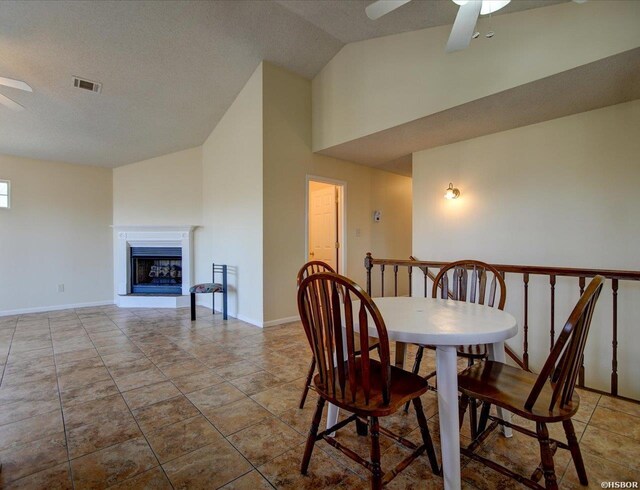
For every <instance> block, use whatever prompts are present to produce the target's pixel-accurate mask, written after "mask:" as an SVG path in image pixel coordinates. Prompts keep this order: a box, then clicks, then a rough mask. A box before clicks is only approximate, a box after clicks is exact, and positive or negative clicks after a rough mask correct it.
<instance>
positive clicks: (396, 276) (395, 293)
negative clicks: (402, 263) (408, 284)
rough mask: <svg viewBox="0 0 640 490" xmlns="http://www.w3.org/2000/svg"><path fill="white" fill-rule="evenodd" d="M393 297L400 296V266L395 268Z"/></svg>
mask: <svg viewBox="0 0 640 490" xmlns="http://www.w3.org/2000/svg"><path fill="white" fill-rule="evenodd" d="M393 295H394V296H398V266H397V265H394V266H393Z"/></svg>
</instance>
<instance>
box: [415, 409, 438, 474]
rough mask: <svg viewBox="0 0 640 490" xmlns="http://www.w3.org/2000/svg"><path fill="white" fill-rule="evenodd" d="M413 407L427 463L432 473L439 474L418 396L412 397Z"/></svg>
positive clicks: (436, 459)
mask: <svg viewBox="0 0 640 490" xmlns="http://www.w3.org/2000/svg"><path fill="white" fill-rule="evenodd" d="M412 401H413V408H414V410H415V411H416V418H417V419H418V426H420V434H421V435H422V443H423V444H424V445H425V448H426V449H427V456H428V457H429V463H431V470H432V471H433V472H434V474H436V475H439V474H440V468H439V467H438V458H436V450H435V449H434V447H433V441H432V440H431V434H429V426H428V425H427V418H426V417H425V416H424V409H423V408H422V400H420V397H417V398H414V399H413V400H412Z"/></svg>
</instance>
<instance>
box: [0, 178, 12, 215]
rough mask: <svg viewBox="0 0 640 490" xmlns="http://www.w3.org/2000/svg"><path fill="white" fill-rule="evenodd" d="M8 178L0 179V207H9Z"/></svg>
mask: <svg viewBox="0 0 640 490" xmlns="http://www.w3.org/2000/svg"><path fill="white" fill-rule="evenodd" d="M9 184H10V182H9V181H8V180H0V208H8V207H9V188H10V186H9Z"/></svg>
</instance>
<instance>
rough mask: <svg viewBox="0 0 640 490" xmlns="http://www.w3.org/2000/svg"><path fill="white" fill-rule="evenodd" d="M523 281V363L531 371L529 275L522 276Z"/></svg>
mask: <svg viewBox="0 0 640 490" xmlns="http://www.w3.org/2000/svg"><path fill="white" fill-rule="evenodd" d="M522 280H523V281H524V325H523V330H524V344H523V349H524V352H523V353H522V362H523V363H524V366H525V369H527V370H528V369H529V273H528V272H525V273H524V274H523V275H522Z"/></svg>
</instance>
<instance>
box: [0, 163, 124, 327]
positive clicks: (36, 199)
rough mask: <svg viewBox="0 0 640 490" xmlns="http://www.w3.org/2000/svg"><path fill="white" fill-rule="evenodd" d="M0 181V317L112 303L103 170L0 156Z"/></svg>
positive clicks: (107, 174)
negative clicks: (0, 204) (7, 194)
mask: <svg viewBox="0 0 640 490" xmlns="http://www.w3.org/2000/svg"><path fill="white" fill-rule="evenodd" d="M0 179H7V180H10V181H11V209H0V271H2V272H1V273H0V275H1V276H2V280H0V315H8V314H17V313H27V312H32V311H46V310H53V309H62V308H72V307H79V306H93V305H98V304H109V303H112V302H113V259H112V239H111V236H112V230H111V227H110V225H111V219H112V207H111V203H112V180H111V169H110V168H101V167H92V166H88V165H72V164H68V163H57V162H48V161H41V160H31V159H26V158H18V157H12V156H8V155H0ZM59 284H64V292H58V285H59Z"/></svg>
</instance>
